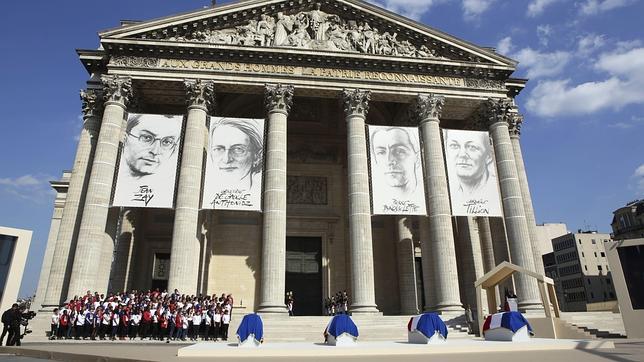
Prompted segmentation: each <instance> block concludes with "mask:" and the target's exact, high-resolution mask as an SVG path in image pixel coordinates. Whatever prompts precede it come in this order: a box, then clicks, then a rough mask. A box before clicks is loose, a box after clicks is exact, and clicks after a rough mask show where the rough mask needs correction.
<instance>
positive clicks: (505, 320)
mask: <svg viewBox="0 0 644 362" xmlns="http://www.w3.org/2000/svg"><path fill="white" fill-rule="evenodd" d="M499 316H500V320H501V323H500V324H499V323H498V321H499ZM524 326H528V331H529V332H530V333H532V326H530V323H529V322H528V320H527V319H525V317H524V316H523V314H521V313H520V312H503V313H496V314H493V315H490V316H488V317H487V319H486V320H485V323H484V324H483V333H485V331H487V330H488V329H494V328H499V327H503V328H506V329H509V330H511V331H512V332H513V333H516V331H518V330H519V329H521V328H523V327H524Z"/></svg>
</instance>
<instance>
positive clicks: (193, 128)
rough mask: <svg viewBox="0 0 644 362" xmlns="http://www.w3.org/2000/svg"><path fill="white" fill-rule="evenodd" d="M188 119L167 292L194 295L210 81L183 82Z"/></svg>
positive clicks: (210, 107)
mask: <svg viewBox="0 0 644 362" xmlns="http://www.w3.org/2000/svg"><path fill="white" fill-rule="evenodd" d="M184 85H185V88H186V97H187V103H188V116H187V120H186V129H185V132H184V137H183V144H182V147H183V148H182V150H183V152H182V153H181V168H180V169H179V183H178V187H177V200H176V206H175V212H174V227H173V229H172V248H171V251H170V272H169V276H168V290H169V291H174V290H175V289H178V290H179V291H180V292H181V293H185V294H196V293H197V290H198V288H199V286H198V281H199V263H198V262H196V261H195V260H196V258H197V257H198V255H200V250H201V226H200V224H199V206H200V205H199V200H200V197H201V176H202V173H203V159H204V149H205V147H206V138H207V137H206V134H207V130H206V119H207V118H208V112H210V113H212V111H213V107H214V97H215V87H214V84H213V83H212V82H209V81H201V80H187V81H186V82H185V84H184Z"/></svg>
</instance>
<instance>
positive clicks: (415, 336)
mask: <svg viewBox="0 0 644 362" xmlns="http://www.w3.org/2000/svg"><path fill="white" fill-rule="evenodd" d="M407 342H409V343H414V344H441V343H445V342H447V340H446V339H445V338H444V337H443V336H442V335H441V334H440V332H436V333H434V335H433V336H432V337H431V338H427V336H425V335H424V334H422V333H420V332H419V331H412V332H407Z"/></svg>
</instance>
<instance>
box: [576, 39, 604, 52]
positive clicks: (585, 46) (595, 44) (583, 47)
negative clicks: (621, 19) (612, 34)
mask: <svg viewBox="0 0 644 362" xmlns="http://www.w3.org/2000/svg"><path fill="white" fill-rule="evenodd" d="M605 44H606V40H605V39H604V36H603V35H597V34H588V35H585V36H583V37H581V38H580V39H579V41H578V42H577V53H579V54H580V55H583V56H588V55H590V54H592V53H594V52H595V51H597V50H598V49H599V48H601V47H603V46H604V45H605Z"/></svg>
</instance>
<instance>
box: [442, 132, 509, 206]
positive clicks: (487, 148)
mask: <svg viewBox="0 0 644 362" xmlns="http://www.w3.org/2000/svg"><path fill="white" fill-rule="evenodd" d="M443 140H444V142H445V159H446V161H447V162H446V163H447V177H448V179H449V191H450V201H451V204H452V215H454V216H503V214H502V211H501V197H500V193H499V183H498V179H497V175H496V167H495V165H496V162H495V159H494V150H493V149H492V145H491V142H490V135H489V134H488V133H487V132H480V131H464V130H453V129H443Z"/></svg>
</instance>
